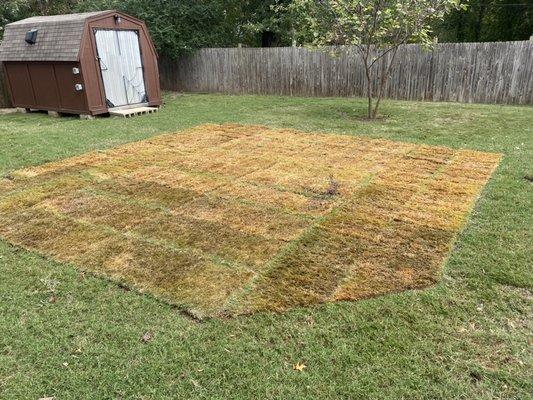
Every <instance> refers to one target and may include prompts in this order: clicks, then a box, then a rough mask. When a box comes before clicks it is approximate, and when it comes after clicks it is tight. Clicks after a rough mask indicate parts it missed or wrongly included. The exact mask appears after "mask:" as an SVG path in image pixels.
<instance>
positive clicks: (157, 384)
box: [0, 94, 533, 400]
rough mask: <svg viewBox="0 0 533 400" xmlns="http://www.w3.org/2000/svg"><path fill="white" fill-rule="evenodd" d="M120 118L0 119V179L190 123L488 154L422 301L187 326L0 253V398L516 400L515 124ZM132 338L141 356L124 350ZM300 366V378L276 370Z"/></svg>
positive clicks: (532, 168) (278, 115)
mask: <svg viewBox="0 0 533 400" xmlns="http://www.w3.org/2000/svg"><path fill="white" fill-rule="evenodd" d="M165 100H166V105H165V107H164V108H163V109H162V110H161V111H160V112H159V113H158V114H155V115H150V116H144V117H137V118H133V119H127V120H124V119H118V118H112V119H105V118H102V119H97V120H94V121H80V120H78V119H76V118H60V119H54V118H50V117H48V116H46V115H42V114H27V115H24V114H15V115H6V116H0V174H1V175H6V174H8V173H9V172H10V171H12V170H15V169H18V168H21V167H25V166H30V165H39V164H42V163H45V162H48V161H52V160H60V159H62V158H66V157H69V156H73V155H77V154H82V153H84V152H87V151H89V150H93V149H104V148H109V147H112V146H115V145H118V144H120V143H125V142H130V141H135V140H139V139H143V138H147V137H149V136H152V135H156V134H158V133H161V132H168V131H176V130H181V129H183V128H186V127H190V126H194V125H198V124H201V123H206V122H213V123H222V122H238V123H248V124H263V125H268V126H273V127H289V128H296V129H299V130H305V131H324V132H339V133H346V134H354V135H367V136H371V137H379V138H385V139H392V140H401V141H408V142H416V143H427V144H438V145H445V146H450V147H454V148H470V149H478V150H484V151H490V152H501V153H503V154H504V158H503V160H502V162H501V164H500V166H499V168H498V169H497V171H496V172H495V174H494V176H493V178H492V179H491V181H490V182H489V184H488V185H487V187H486V188H485V190H484V192H483V195H482V198H481V199H480V201H479V202H478V204H477V207H476V209H475V210H474V212H473V215H472V216H471V219H470V221H469V223H468V225H467V227H466V229H465V231H464V232H463V233H462V234H461V235H460V237H459V239H458V241H457V243H456V248H455V250H454V251H453V253H452V255H451V257H450V259H449V260H448V262H447V264H446V266H445V273H444V277H443V280H442V282H441V283H440V284H438V285H437V286H435V287H432V288H430V289H427V290H423V291H409V292H404V293H401V294H393V295H388V296H383V297H380V298H375V299H371V300H364V301H359V302H355V303H351V302H341V303H332V304H326V305H321V306H317V307H314V308H311V309H295V310H291V311H289V312H287V313H285V314H283V315H276V314H261V313H259V314H255V315H253V316H249V317H239V318H235V319H229V320H208V321H206V322H203V323H198V322H196V321H194V320H191V319H190V318H188V317H186V316H184V315H183V314H181V313H180V312H179V311H178V310H177V309H175V308H173V307H171V306H169V305H167V304H165V303H162V302H160V301H157V300H155V299H153V298H151V297H149V296H147V295H144V296H143V295H140V294H138V293H137V292H135V291H127V290H125V289H122V288H120V287H118V286H117V285H115V284H113V283H109V282H107V281H105V280H102V279H98V278H94V277H91V276H89V275H87V274H86V275H83V274H80V273H79V272H77V271H76V270H75V269H74V268H73V267H71V266H69V265H65V264H58V263H54V262H52V261H49V260H46V259H44V258H42V257H40V256H38V255H37V254H34V253H30V252H27V251H23V250H20V249H17V248H15V247H13V246H11V245H9V244H7V243H6V242H2V241H0V398H1V399H38V398H41V397H51V396H55V398H56V399H57V400H59V399H61V400H62V399H85V398H87V399H117V398H124V399H126V398H128V399H129V398H135V399H152V398H157V399H159V398H172V399H175V398H184V399H192V398H205V399H215V398H220V399H223V398H224V399H226V398H242V399H247V398H284V399H298V398H312V399H318V398H327V399H339V398H380V399H381V398H387V399H400V398H406V399H439V398H442V399H450V398H461V399H464V398H472V399H474V398H475V399H493V398H505V399H508V398H516V399H525V398H531V397H532V393H533V374H532V372H531V371H533V353H532V350H531V348H532V344H533V335H532V331H533V329H532V328H533V323H532V322H531V316H532V311H533V296H532V292H531V290H532V287H533V274H532V272H531V267H532V265H533V245H532V243H533V230H532V227H533V217H532V216H533V204H532V203H533V190H532V189H533V187H532V179H533V151H532V145H533V109H532V108H531V107H529V108H528V107H510V106H488V105H464V104H452V103H414V102H401V101H386V103H385V104H384V106H383V109H382V112H383V113H384V114H385V115H387V118H386V119H383V120H379V121H377V122H367V121H365V120H363V119H361V118H360V117H361V116H362V115H364V112H365V101H364V100H363V99H355V100H354V99H303V98H287V97H260V96H240V97H239V96H222V95H173V94H167V95H166V97H165ZM147 332H149V333H150V335H149V336H151V339H149V340H144V341H143V340H142V337H143V335H145V333H147ZM296 363H300V364H305V365H306V366H307V367H306V368H305V369H304V370H303V371H301V372H300V371H296V370H294V369H293V365H294V364H296Z"/></svg>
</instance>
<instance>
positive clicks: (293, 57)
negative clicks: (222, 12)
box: [160, 41, 533, 104]
mask: <svg viewBox="0 0 533 400" xmlns="http://www.w3.org/2000/svg"><path fill="white" fill-rule="evenodd" d="M384 61H386V60H384ZM160 64H161V65H160V72H161V85H162V87H163V88H164V89H168V90H176V91H183V92H209V93H213V92H216V93H233V94H246V93H253V94H277V95H290V96H365V93H366V81H365V75H364V68H363V66H362V63H361V61H360V59H359V57H358V56H357V55H356V54H355V52H354V50H353V49H352V48H345V49H344V51H343V52H342V54H341V55H340V56H338V57H331V56H330V55H329V54H328V53H325V52H322V51H310V50H307V49H305V48H300V47H280V48H228V49H202V50H199V51H197V52H195V53H193V54H190V55H186V56H182V57H181V58H180V59H178V60H177V61H170V60H165V59H163V60H161V62H160ZM383 65H385V64H384V63H380V64H379V66H378V67H379V68H383ZM373 84H374V85H375V84H376V82H374V83H373ZM385 96H386V97H388V98H394V99H406V100H430V101H458V102H476V103H503V104H533V42H532V41H519V42H495V43H443V44H438V45H437V46H436V47H435V48H434V49H433V50H432V51H426V50H424V49H422V48H421V47H420V46H418V45H405V46H402V47H401V48H400V49H399V51H398V54H397V63H396V66H395V68H394V70H393V72H392V75H391V77H390V79H389V83H388V85H387V89H386V95H385Z"/></svg>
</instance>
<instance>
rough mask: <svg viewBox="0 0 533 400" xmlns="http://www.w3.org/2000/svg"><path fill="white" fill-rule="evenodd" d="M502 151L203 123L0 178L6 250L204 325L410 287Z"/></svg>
mask: <svg viewBox="0 0 533 400" xmlns="http://www.w3.org/2000/svg"><path fill="white" fill-rule="evenodd" d="M499 160H500V155H499V154H492V153H483V152H477V151H470V150H456V149H450V148H445V147H436V146H424V145H417V144H410V143H401V142H392V141H385V140H376V139H370V138H365V137H352V136H343V135H333V134H315V133H313V134H311V133H302V132H297V131H293V130H281V129H269V128H265V127H259V126H240V125H230V124H228V125H202V126H198V127H196V128H193V129H189V130H187V131H184V132H181V133H177V134H168V135H161V136H157V137H153V138H150V139H148V140H143V141H140V142H134V143H130V144H127V145H123V146H120V147H117V148H113V149H110V150H106V151H101V152H92V153H88V154H84V155H81V156H78V157H73V158H70V159H67V160H63V161H59V162H53V163H49V164H45V165H42V166H38V167H34V168H27V169H23V170H19V171H15V172H13V173H12V174H10V176H9V177H7V178H4V179H3V180H0V235H1V236H2V237H3V238H5V239H6V240H8V241H9V242H11V243H13V244H15V245H19V246H22V247H24V248H27V249H31V250H36V251H38V252H39V253H41V254H43V255H46V256H49V257H52V258H53V259H55V260H58V261H61V262H70V263H72V264H74V265H75V266H77V267H79V268H80V269H83V270H88V271H91V272H94V273H96V274H98V275H102V276H105V277H107V278H110V279H112V280H115V281H119V282H122V283H124V284H127V285H129V286H132V287H134V288H136V289H137V290H139V291H145V292H148V293H151V294H153V295H155V296H157V297H160V298H162V299H164V300H166V301H169V302H171V303H173V304H176V305H178V306H180V307H181V308H183V309H184V310H186V311H188V312H190V313H191V314H193V315H195V316H197V317H199V318H203V317H208V316H226V315H237V314H245V313H251V312H255V311H260V310H271V311H283V310H286V309H288V308H290V307H296V306H306V305H310V304H315V303H322V302H326V301H335V300H355V299H361V298H365V297H371V296H377V295H381V294H384V293H389V292H398V291H402V290H406V289H412V288H422V287H426V286H428V285H431V284H433V283H434V282H436V281H438V279H439V277H440V275H441V270H442V266H443V264H444V261H445V259H446V257H447V255H448V253H449V251H450V248H451V246H452V244H453V241H454V238H455V236H456V235H457V233H458V232H459V231H460V230H461V228H462V227H463V225H464V224H465V221H466V219H467V217H468V214H469V212H470V210H471V209H472V207H473V205H474V203H475V200H476V198H477V197H478V195H479V193H480V191H481V189H482V188H483V186H484V185H485V184H486V182H487V180H488V179H489V178H490V175H491V174H492V172H493V171H494V169H495V168H496V166H497V165H498V162H499Z"/></svg>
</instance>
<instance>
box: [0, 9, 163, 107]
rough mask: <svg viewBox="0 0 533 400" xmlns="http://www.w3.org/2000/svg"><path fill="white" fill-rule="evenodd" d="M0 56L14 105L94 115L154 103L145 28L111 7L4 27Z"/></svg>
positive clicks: (154, 72) (153, 63)
mask: <svg viewBox="0 0 533 400" xmlns="http://www.w3.org/2000/svg"><path fill="white" fill-rule="evenodd" d="M0 61H2V62H3V65H4V69H5V75H6V81H7V83H8V88H9V92H10V94H11V99H12V102H13V105H14V106H15V107H21V108H29V109H39V110H48V111H58V112H64V113H73V114H87V115H96V114H102V113H107V112H109V111H110V110H113V109H120V108H131V107H136V106H159V105H160V104H161V90H160V87H159V72H158V66H157V54H156V51H155V48H154V45H153V43H152V41H151V39H150V36H149V34H148V30H147V28H146V25H145V24H144V22H142V21H140V20H138V19H136V18H133V17H131V16H129V15H126V14H123V13H120V12H117V11H114V10H108V11H98V12H89V13H82V14H67V15H53V16H45V17H32V18H27V19H24V20H22V21H18V22H14V23H11V24H8V25H6V27H5V33H4V40H3V41H2V43H1V45H0Z"/></svg>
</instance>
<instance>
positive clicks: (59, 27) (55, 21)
mask: <svg viewBox="0 0 533 400" xmlns="http://www.w3.org/2000/svg"><path fill="white" fill-rule="evenodd" d="M110 12H114V11H113V10H106V11H95V12H87V13H80V14H65V15H51V16H38V17H30V18H26V19H23V20H21V21H17V22H13V23H11V24H7V25H6V27H5V32H4V39H3V41H2V43H1V44H0V61H77V60H78V53H79V50H80V46H81V40H82V36H83V29H84V27H85V22H86V21H87V19H89V18H92V17H95V16H98V15H102V14H107V13H110ZM30 29H38V30H39V32H38V33H37V42H36V43H35V44H32V45H30V44H27V43H26V41H25V40H24V39H25V35H26V32H27V31H29V30H30Z"/></svg>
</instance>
